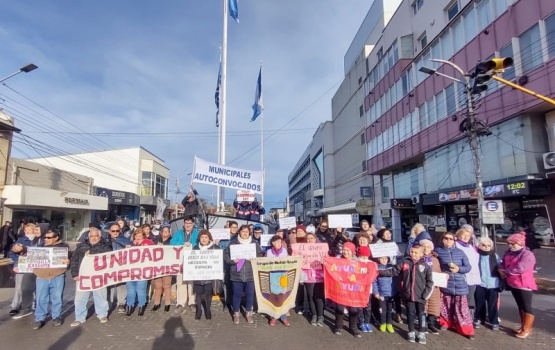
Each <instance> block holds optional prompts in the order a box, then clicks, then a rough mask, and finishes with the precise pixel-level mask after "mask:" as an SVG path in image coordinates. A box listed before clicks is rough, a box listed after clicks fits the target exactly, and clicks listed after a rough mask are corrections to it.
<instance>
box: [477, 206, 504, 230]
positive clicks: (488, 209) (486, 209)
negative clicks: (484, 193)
mask: <svg viewBox="0 0 555 350" xmlns="http://www.w3.org/2000/svg"><path fill="white" fill-rule="evenodd" d="M482 218H483V222H484V224H486V225H503V224H504V223H505V214H504V213H503V201H500V200H496V201H493V200H487V201H485V202H484V203H483V205H482Z"/></svg>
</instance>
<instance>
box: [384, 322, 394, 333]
mask: <svg viewBox="0 0 555 350" xmlns="http://www.w3.org/2000/svg"><path fill="white" fill-rule="evenodd" d="M385 329H386V330H387V331H388V332H389V333H394V332H395V330H394V329H393V325H392V324H390V323H388V324H387V325H386V326H385Z"/></svg>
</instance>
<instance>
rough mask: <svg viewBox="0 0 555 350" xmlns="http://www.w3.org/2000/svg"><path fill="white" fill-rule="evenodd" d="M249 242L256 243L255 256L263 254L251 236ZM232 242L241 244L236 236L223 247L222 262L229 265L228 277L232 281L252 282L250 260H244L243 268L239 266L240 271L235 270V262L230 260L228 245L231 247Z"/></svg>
mask: <svg viewBox="0 0 555 350" xmlns="http://www.w3.org/2000/svg"><path fill="white" fill-rule="evenodd" d="M251 243H254V244H256V256H263V254H262V250H261V249H260V245H259V244H258V243H257V242H256V241H255V240H254V238H252V237H251ZM234 244H241V243H239V241H238V240H237V238H235V239H233V240H232V241H231V242H230V243H229V245H228V246H227V248H225V250H224V262H225V263H226V264H227V265H229V267H230V268H229V269H230V272H229V279H230V281H232V282H253V281H254V278H253V276H252V265H251V262H250V261H249V260H246V261H245V264H244V265H243V268H241V271H237V263H235V261H233V260H231V257H230V250H229V247H231V246H232V245H234Z"/></svg>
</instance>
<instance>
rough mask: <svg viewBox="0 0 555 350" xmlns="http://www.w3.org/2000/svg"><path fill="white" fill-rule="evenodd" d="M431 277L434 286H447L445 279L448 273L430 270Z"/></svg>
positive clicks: (447, 277)
mask: <svg viewBox="0 0 555 350" xmlns="http://www.w3.org/2000/svg"><path fill="white" fill-rule="evenodd" d="M432 279H433V280H434V287H440V288H447V280H448V279H449V275H448V274H446V273H442V272H432Z"/></svg>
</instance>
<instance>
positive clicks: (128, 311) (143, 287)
mask: <svg viewBox="0 0 555 350" xmlns="http://www.w3.org/2000/svg"><path fill="white" fill-rule="evenodd" d="M133 245H135V246H137V247H139V246H148V245H154V242H152V241H151V240H150V239H148V238H147V237H146V233H145V232H144V231H143V229H141V228H139V229H137V230H135V232H133ZM125 287H126V288H127V298H126V299H127V305H126V306H125V316H131V315H132V314H133V312H134V311H135V302H137V306H139V311H138V313H137V314H138V315H139V316H143V315H144V314H145V310H146V295H147V288H148V281H129V282H126V284H125Z"/></svg>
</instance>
